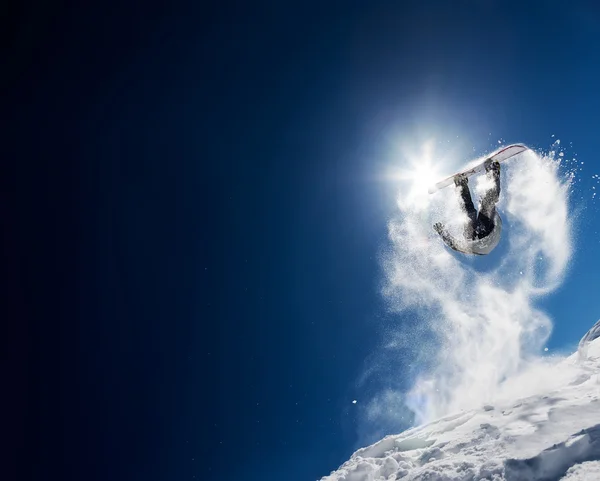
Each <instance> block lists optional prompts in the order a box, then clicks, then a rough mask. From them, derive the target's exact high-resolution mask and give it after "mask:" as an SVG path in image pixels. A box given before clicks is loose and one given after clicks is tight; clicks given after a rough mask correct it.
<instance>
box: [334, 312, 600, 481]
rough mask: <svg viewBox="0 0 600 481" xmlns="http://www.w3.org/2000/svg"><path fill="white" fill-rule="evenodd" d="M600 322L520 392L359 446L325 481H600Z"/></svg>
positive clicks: (522, 378)
mask: <svg viewBox="0 0 600 481" xmlns="http://www.w3.org/2000/svg"><path fill="white" fill-rule="evenodd" d="M598 333H600V321H598V323H596V325H595V326H594V327H593V328H592V329H590V331H589V332H588V334H586V336H584V337H583V339H582V341H581V343H580V346H579V349H578V352H577V353H575V354H573V355H571V356H569V357H566V358H549V359H548V358H547V359H545V360H538V361H535V362H533V363H532V365H531V366H530V367H529V368H528V369H526V370H525V371H524V372H522V373H521V374H520V375H519V376H517V377H516V378H515V379H511V380H510V382H511V386H510V388H508V389H507V391H506V392H507V393H514V392H515V387H518V386H522V387H523V389H522V390H521V391H518V392H523V393H524V397H522V398H521V399H517V400H510V399H508V398H504V399H503V398H502V395H501V394H500V395H499V396H498V397H497V398H496V399H497V402H496V403H494V404H493V405H484V406H481V408H479V409H473V410H469V411H461V412H457V413H455V414H453V415H449V416H446V417H443V418H441V419H439V420H437V421H434V422H431V423H428V424H425V425H423V426H419V427H415V428H412V429H409V430H408V431H405V432H404V433H402V434H400V435H394V436H387V437H385V438H384V439H382V440H381V441H379V442H378V443H375V444H373V445H371V446H369V447H366V448H363V449H360V450H358V451H357V452H356V453H354V454H353V455H352V457H351V458H350V460H348V461H347V462H346V463H344V464H343V465H342V466H341V467H340V468H339V469H338V470H337V471H335V472H332V473H331V474H330V475H329V476H325V477H324V478H322V481H375V480H386V481H389V480H398V479H401V480H403V481H410V480H422V481H425V480H426V481H450V480H453V481H454V480H473V481H474V480H490V481H501V480H506V481H559V480H563V481H582V480H585V481H596V480H598V481H600V377H599V375H600V338H598V337H597V336H598Z"/></svg>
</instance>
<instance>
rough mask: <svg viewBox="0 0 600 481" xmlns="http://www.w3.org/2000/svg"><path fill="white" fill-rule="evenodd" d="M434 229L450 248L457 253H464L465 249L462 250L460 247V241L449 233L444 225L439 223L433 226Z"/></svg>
mask: <svg viewBox="0 0 600 481" xmlns="http://www.w3.org/2000/svg"><path fill="white" fill-rule="evenodd" d="M433 228H434V229H435V231H436V232H437V233H438V234H439V235H440V237H441V238H442V240H443V241H444V242H445V243H446V245H447V246H448V247H450V248H451V249H454V250H455V251H459V252H463V249H461V247H462V246H460V245H459V243H458V241H457V240H456V239H455V238H454V237H452V236H451V235H450V234H449V233H448V231H447V230H446V229H445V228H444V224H442V223H441V222H437V223H435V224H434V225H433Z"/></svg>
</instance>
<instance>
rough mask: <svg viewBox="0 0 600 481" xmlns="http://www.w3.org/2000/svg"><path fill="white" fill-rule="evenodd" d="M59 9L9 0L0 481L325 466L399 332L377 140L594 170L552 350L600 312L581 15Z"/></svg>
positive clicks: (316, 470)
mask: <svg viewBox="0 0 600 481" xmlns="http://www.w3.org/2000/svg"><path fill="white" fill-rule="evenodd" d="M73 3H74V2H71V3H70V4H67V3H52V2H32V3H30V4H27V5H24V4H23V3H22V2H21V3H20V4H18V3H14V4H12V6H7V7H3V8H4V9H5V13H6V14H7V15H6V16H5V18H6V24H7V29H5V30H4V32H3V35H4V36H5V40H6V42H4V43H3V44H4V45H6V46H7V47H8V48H7V54H8V55H7V57H6V59H7V63H6V65H7V68H6V69H3V70H4V72H5V73H4V74H3V78H2V85H3V86H4V88H3V90H4V91H5V92H7V95H6V103H5V108H6V115H4V116H3V117H4V118H5V119H6V120H7V121H6V123H5V124H4V128H3V132H4V134H5V139H6V140H5V142H4V148H5V149H6V151H7V152H6V155H4V156H3V174H2V175H1V176H0V177H2V180H1V182H2V199H1V200H2V202H1V204H2V209H3V210H2V222H3V229H2V232H3V242H4V249H3V252H4V264H5V266H6V268H7V274H8V275H7V278H8V283H7V286H8V287H7V289H6V291H5V292H6V296H5V302H6V306H7V311H6V312H7V313H9V314H8V315H7V317H6V319H7V322H6V326H7V327H6V332H5V336H3V341H4V342H3V343H2V344H3V352H4V354H5V359H6V361H7V362H6V363H4V367H3V368H2V369H3V374H4V376H5V379H7V380H8V382H9V385H10V386H11V388H10V389H7V391H6V392H8V393H9V394H8V396H7V397H6V399H5V402H6V403H7V409H5V410H4V412H3V416H4V417H5V420H4V422H5V424H4V425H5V426H6V430H5V433H6V438H7V440H8V444H7V445H9V446H10V450H9V451H8V453H9V455H10V454H13V455H14V456H13V457H12V458H11V459H12V460H13V461H14V462H12V463H8V464H6V468H5V469H6V470H7V473H8V475H9V477H4V476H2V477H3V478H4V479H11V477H10V476H11V473H12V474H14V475H15V479H17V478H18V479H61V480H82V479H85V480H88V481H92V480H107V479H111V480H127V481H133V480H142V479H143V480H145V481H154V480H157V481H158V480H193V479H198V480H204V481H233V480H244V481H252V480H257V481H258V480H260V481H271V480H273V481H275V480H286V481H301V480H311V479H317V478H320V477H321V476H323V475H325V474H328V473H329V471H331V470H332V469H335V468H337V467H338V465H339V464H340V463H342V462H343V461H344V460H345V459H347V458H348V457H349V455H350V454H351V453H352V452H353V450H354V449H355V448H356V447H357V446H358V445H360V443H361V442H362V441H363V440H362V439H360V438H359V435H358V433H357V428H356V426H357V410H356V409H354V407H355V406H354V405H353V404H352V403H351V401H352V400H353V399H358V400H359V402H362V400H363V399H366V398H368V395H369V393H365V392H361V391H360V390H359V389H357V387H356V386H357V379H358V378H359V376H360V375H361V373H362V372H363V371H364V369H365V366H366V364H367V363H368V358H369V355H370V354H371V353H372V352H373V351H374V350H375V349H377V348H378V345H379V343H380V342H381V338H382V337H381V336H382V333H383V332H385V329H384V328H385V326H386V325H387V324H388V323H389V322H403V321H402V319H393V320H391V319H390V316H389V315H388V314H386V305H385V303H384V300H383V299H382V297H381V295H380V294H379V290H378V289H379V285H380V282H381V279H382V272H381V269H380V266H379V264H378V260H377V256H378V253H379V251H380V249H381V248H382V246H385V243H386V223H387V221H388V219H389V217H390V215H391V214H392V213H393V211H394V194H395V191H394V185H390V183H389V182H387V183H386V182H383V181H382V180H381V178H380V175H379V174H380V173H381V167H382V165H384V164H385V163H386V162H387V161H389V160H390V158H391V154H390V139H391V138H393V137H394V136H398V139H401V142H400V143H402V139H405V140H406V142H409V143H413V144H414V145H420V142H421V141H422V140H423V141H424V140H426V139H427V138H429V137H431V136H435V138H436V139H437V140H438V142H439V145H440V149H441V150H440V151H442V152H443V151H444V150H443V144H444V143H447V144H448V148H449V149H450V148H452V149H454V152H455V154H456V155H458V156H460V155H464V156H465V160H466V159H467V158H468V157H469V156H470V155H472V154H473V150H474V149H475V152H476V153H477V154H480V153H483V152H486V151H489V150H491V149H493V148H495V146H497V140H498V139H503V140H504V141H506V142H507V143H511V142H525V143H527V144H528V145H530V146H532V147H534V148H540V149H547V148H548V147H549V146H550V145H551V143H552V142H553V141H554V140H555V139H556V138H560V139H561V141H562V142H563V144H562V145H563V146H566V147H567V156H569V157H571V156H573V155H575V154H576V155H577V158H578V159H579V160H580V161H585V165H584V169H583V170H582V171H581V172H578V178H580V179H581V181H580V182H578V183H577V185H576V188H575V192H574V194H573V200H574V204H573V208H574V210H575V208H577V209H579V210H578V212H580V214H579V217H578V221H577V224H576V225H577V237H576V244H575V256H574V260H573V263H572V265H571V268H570V270H569V273H568V277H567V279H566V282H565V283H564V285H563V286H562V287H561V288H560V289H559V290H558V291H557V292H555V293H554V294H552V295H551V296H550V297H549V298H547V299H545V300H543V301H542V302H541V303H540V305H541V306H542V307H543V308H545V309H546V310H547V312H548V313H549V314H550V315H551V316H552V317H553V319H554V320H555V321H556V325H555V330H554V334H553V336H552V338H551V340H550V343H549V347H550V350H551V352H552V351H554V350H557V349H562V348H569V347H572V346H573V344H574V343H576V342H577V341H578V340H579V338H580V337H581V336H582V335H583V334H584V333H585V331H586V330H587V328H588V327H589V326H591V325H592V324H593V323H594V322H595V321H596V320H597V319H598V317H600V310H599V308H598V300H597V296H598V285H599V282H600V274H599V273H598V272H599V267H600V261H599V259H600V256H599V255H598V252H599V249H600V244H599V237H598V229H597V227H596V226H595V225H594V224H595V223H597V221H598V218H599V214H598V209H597V207H596V205H595V204H594V203H593V202H591V192H592V190H591V187H592V186H595V185H596V184H595V183H594V182H595V181H594V180H593V179H592V178H591V176H592V175H593V174H596V173H599V172H600V161H599V160H598V158H597V154H596V152H597V138H598V128H599V127H600V119H599V114H598V112H600V95H599V94H598V85H599V78H600V40H599V38H600V36H599V34H600V11H599V8H598V7H597V6H595V3H594V2H577V1H576V2H569V3H567V4H566V3H564V2H548V1H545V2H541V1H536V2H525V3H522V2H496V1H466V0H465V1H453V2H450V1H419V2H417V1H415V2H377V1H370V2H317V3H313V2H275V1H273V2H258V3H257V2H219V3H214V4H212V5H208V4H204V3H201V2H177V1H173V2H165V3H164V4H163V3H159V2H127V1H126V2H114V3H113V2H101V3H100V2H98V3H92V2H78V3H81V4H85V5H80V6H74V5H73ZM167 3H168V6H167ZM553 134H554V135H555V136H556V137H555V138H552V137H551V135H553ZM457 136H458V139H457ZM571 143H572V144H571ZM398 375H399V376H401V375H402V372H401V370H400V371H399V373H398ZM373 388H374V387H373ZM390 429H392V428H390Z"/></svg>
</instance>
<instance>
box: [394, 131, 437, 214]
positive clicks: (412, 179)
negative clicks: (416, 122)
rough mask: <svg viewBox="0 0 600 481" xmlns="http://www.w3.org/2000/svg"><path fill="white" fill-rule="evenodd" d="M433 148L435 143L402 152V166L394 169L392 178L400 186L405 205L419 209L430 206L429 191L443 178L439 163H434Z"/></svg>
mask: <svg viewBox="0 0 600 481" xmlns="http://www.w3.org/2000/svg"><path fill="white" fill-rule="evenodd" d="M433 146H434V143H433V141H429V142H425V143H424V144H423V145H422V146H421V147H420V149H417V150H415V151H413V150H409V149H402V151H401V152H400V155H399V156H398V157H399V159H400V161H401V162H402V165H397V164H396V165H395V166H394V167H393V168H392V173H391V177H392V178H393V179H394V180H395V181H397V182H398V183H399V184H400V185H399V187H400V190H401V192H400V199H401V200H402V202H403V203H404V204H407V203H408V204H411V205H413V206H416V207H419V208H423V207H426V206H427V205H428V204H429V202H430V194H429V192H428V189H429V187H431V186H432V185H433V184H435V182H437V181H438V180H440V178H441V174H440V168H439V163H436V162H434V152H433ZM400 199H399V201H400Z"/></svg>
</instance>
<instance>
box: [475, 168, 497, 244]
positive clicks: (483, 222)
mask: <svg viewBox="0 0 600 481" xmlns="http://www.w3.org/2000/svg"><path fill="white" fill-rule="evenodd" d="M486 171H487V176H488V177H491V179H492V181H493V185H492V188H491V189H490V190H488V191H487V192H486V193H485V195H484V196H483V198H482V199H481V203H480V206H479V215H478V216H477V230H478V232H477V237H479V238H481V237H485V236H486V235H488V234H489V233H490V232H491V231H492V229H493V228H494V217H495V216H496V203H497V202H498V199H499V198H500V164H499V163H498V162H493V163H491V164H490V165H486Z"/></svg>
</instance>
